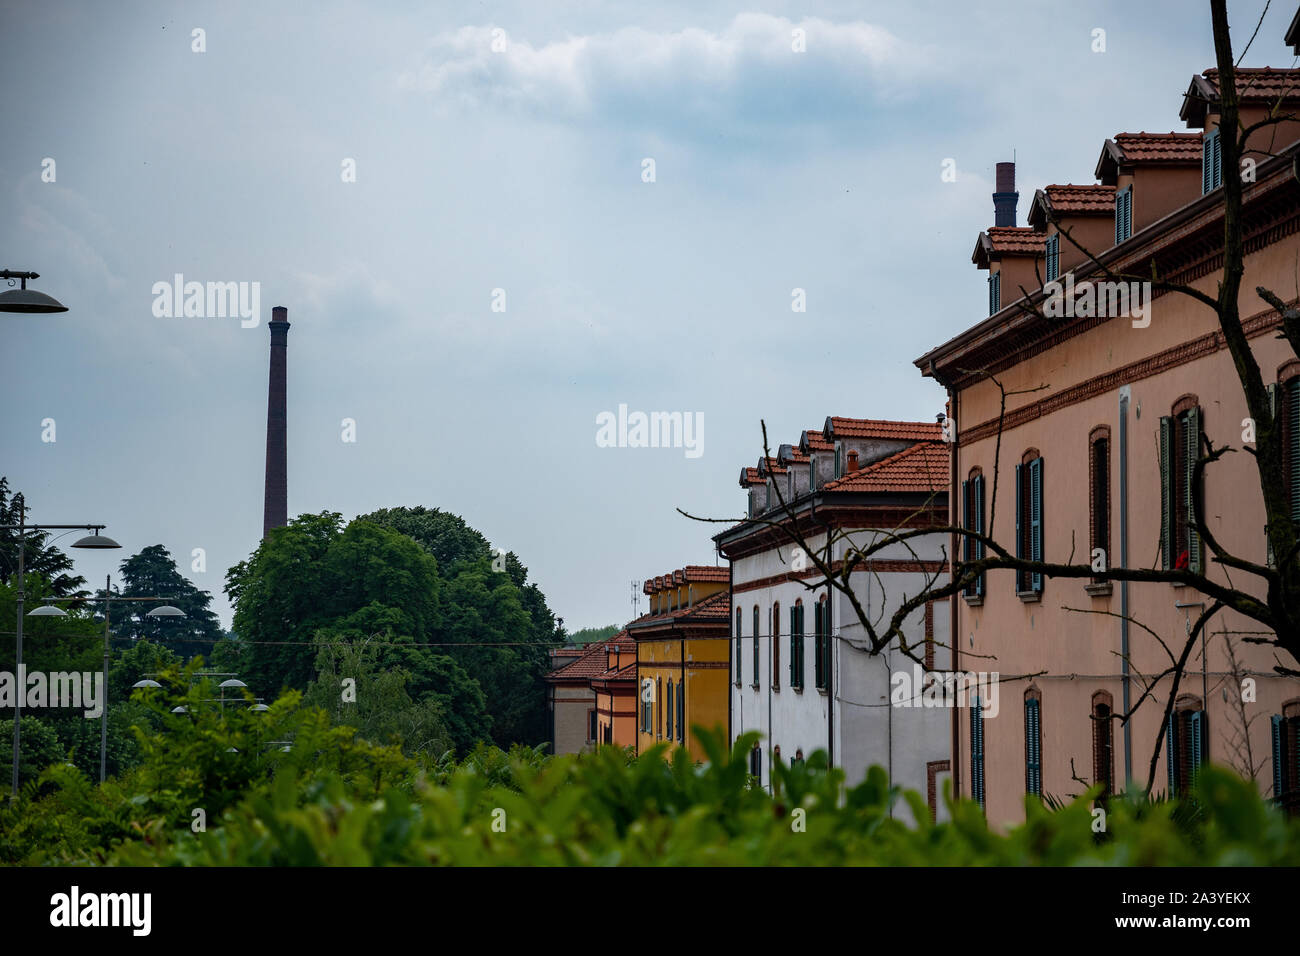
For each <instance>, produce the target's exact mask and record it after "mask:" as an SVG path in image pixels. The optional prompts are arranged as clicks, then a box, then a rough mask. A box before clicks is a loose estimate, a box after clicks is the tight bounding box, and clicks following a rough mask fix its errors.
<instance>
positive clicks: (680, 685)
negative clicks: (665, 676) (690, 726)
mask: <svg viewBox="0 0 1300 956" xmlns="http://www.w3.org/2000/svg"><path fill="white" fill-rule="evenodd" d="M685 740H686V685H685V683H684V682H682V681H680V680H679V681H678V682H677V742H678V743H679V744H680V743H683V742H684V741H685Z"/></svg>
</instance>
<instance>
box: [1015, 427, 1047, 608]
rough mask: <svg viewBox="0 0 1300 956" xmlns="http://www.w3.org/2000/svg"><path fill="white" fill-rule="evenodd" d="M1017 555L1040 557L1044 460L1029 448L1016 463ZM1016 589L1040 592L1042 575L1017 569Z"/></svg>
mask: <svg viewBox="0 0 1300 956" xmlns="http://www.w3.org/2000/svg"><path fill="white" fill-rule="evenodd" d="M1016 557H1017V558H1020V559H1022V560H1026V561H1042V560H1043V459H1042V456H1041V455H1039V454H1038V452H1037V451H1032V450H1031V451H1027V452H1025V455H1024V458H1023V460H1022V462H1021V464H1019V465H1016ZM1016 591H1017V593H1020V594H1029V593H1032V592H1037V593H1039V594H1041V593H1042V591H1043V575H1042V574H1041V573H1040V572H1038V571H1017V572H1016Z"/></svg>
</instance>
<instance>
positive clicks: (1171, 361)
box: [957, 309, 1282, 447]
mask: <svg viewBox="0 0 1300 956" xmlns="http://www.w3.org/2000/svg"><path fill="white" fill-rule="evenodd" d="M1241 325H1242V330H1243V331H1244V332H1245V333H1246V337H1247V338H1248V339H1254V338H1258V337H1259V336H1261V335H1265V334H1267V333H1269V332H1272V331H1274V330H1275V329H1278V328H1280V327H1281V325H1282V317H1281V316H1280V315H1278V313H1277V312H1276V311H1274V310H1273V309H1267V310H1265V311H1263V312H1259V313H1256V314H1255V315H1253V316H1251V317H1250V318H1248V319H1245V320H1243V321H1242V323H1241ZM1223 348H1226V344H1225V340H1224V337H1223V333H1222V332H1221V331H1215V332H1209V333H1207V334H1205V335H1202V336H1198V337H1197V338H1194V339H1190V340H1188V341H1186V342H1183V343H1182V344H1180V345H1175V346H1173V347H1172V348H1167V349H1165V350H1164V351H1162V352H1157V353H1156V354H1155V355H1150V356H1148V357H1147V358H1144V359H1141V360H1139V361H1137V362H1130V363H1129V364H1128V365H1124V366H1122V367H1120V368H1117V369H1115V370H1114V371H1112V372H1105V373H1103V374H1101V375H1095V376H1093V377H1092V378H1090V379H1087V380H1086V381H1083V382H1080V383H1079V384H1077V385H1072V386H1070V387H1069V388H1065V389H1061V390H1060V391H1059V392H1053V393H1052V394H1051V395H1048V396H1047V397H1045V398H1041V399H1039V400H1038V401H1036V402H1030V403H1028V404H1027V405H1022V406H1020V407H1019V408H1016V409H1013V410H1011V411H1009V412H1007V413H1006V416H1005V417H1004V418H1003V421H1002V430H1003V431H1010V430H1011V429H1013V428H1018V427H1019V426H1021V425H1024V424H1025V423H1026V422H1031V421H1033V420H1034V419H1036V418H1043V417H1044V416H1046V415H1049V414H1051V413H1052V412H1055V411H1059V410H1060V409H1062V408H1068V407H1070V406H1071V405H1077V404H1079V403H1080V402H1086V401H1088V400H1089V399H1091V398H1096V397H1097V396H1098V395H1103V394H1105V393H1107V392H1112V391H1114V390H1115V389H1117V388H1119V387H1120V386H1121V385H1129V384H1132V383H1133V382H1139V381H1142V380H1143V379H1146V378H1151V377H1152V376H1154V375H1160V374H1161V373H1163V372H1167V371H1169V370H1170V369H1175V368H1178V367H1179V366H1181V365H1187V364H1188V363H1190V362H1195V361H1197V360H1198V359H1202V358H1205V357H1206V356H1209V355H1213V354H1214V353H1215V352H1218V351H1219V350H1220V349H1223ZM997 431H998V420H997V419H996V418H990V419H988V420H987V421H983V422H980V423H979V424H978V425H974V426H972V427H970V428H965V429H963V428H959V429H958V432H957V445H958V446H959V447H961V446H965V445H971V444H973V443H975V442H978V441H983V440H984V439H985V438H989V437H991V436H993V435H996V434H997Z"/></svg>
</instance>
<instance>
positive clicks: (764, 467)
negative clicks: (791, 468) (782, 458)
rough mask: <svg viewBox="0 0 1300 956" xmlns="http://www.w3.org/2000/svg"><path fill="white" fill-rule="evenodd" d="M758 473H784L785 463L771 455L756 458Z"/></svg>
mask: <svg viewBox="0 0 1300 956" xmlns="http://www.w3.org/2000/svg"><path fill="white" fill-rule="evenodd" d="M758 473H759V474H760V475H767V474H772V475H784V474H785V465H783V464H781V463H780V462H779V461H777V460H776V458H775V457H773V456H772V455H768V456H767V457H766V458H760V459H759V460H758Z"/></svg>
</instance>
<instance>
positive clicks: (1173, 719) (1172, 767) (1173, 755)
mask: <svg viewBox="0 0 1300 956" xmlns="http://www.w3.org/2000/svg"><path fill="white" fill-rule="evenodd" d="M1165 767H1166V769H1167V770H1168V771H1169V795H1170V796H1171V797H1172V796H1173V795H1174V794H1175V793H1177V791H1178V712H1177V711H1174V712H1173V713H1171V714H1170V715H1169V722H1168V724H1167V725H1166V726H1165Z"/></svg>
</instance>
